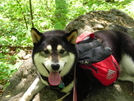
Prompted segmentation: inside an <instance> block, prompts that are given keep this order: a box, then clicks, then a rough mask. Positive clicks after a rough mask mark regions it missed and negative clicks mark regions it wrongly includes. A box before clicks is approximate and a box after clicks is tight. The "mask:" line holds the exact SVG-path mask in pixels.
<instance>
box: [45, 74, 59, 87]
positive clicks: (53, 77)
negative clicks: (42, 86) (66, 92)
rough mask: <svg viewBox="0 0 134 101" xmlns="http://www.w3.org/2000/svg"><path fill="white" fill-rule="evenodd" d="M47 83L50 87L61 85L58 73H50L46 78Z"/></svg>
mask: <svg viewBox="0 0 134 101" xmlns="http://www.w3.org/2000/svg"><path fill="white" fill-rule="evenodd" d="M48 82H49V83H50V85H52V86H57V85H59V84H60V83H61V77H60V74H59V72H50V75H49V77H48Z"/></svg>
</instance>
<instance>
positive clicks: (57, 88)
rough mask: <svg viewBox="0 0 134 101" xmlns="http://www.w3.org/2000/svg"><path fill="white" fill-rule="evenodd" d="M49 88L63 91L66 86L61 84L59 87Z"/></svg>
mask: <svg viewBox="0 0 134 101" xmlns="http://www.w3.org/2000/svg"><path fill="white" fill-rule="evenodd" d="M49 87H50V88H51V89H56V90H61V89H63V88H64V87H65V84H64V83H63V82H61V83H60V84H59V85H57V86H52V85H49Z"/></svg>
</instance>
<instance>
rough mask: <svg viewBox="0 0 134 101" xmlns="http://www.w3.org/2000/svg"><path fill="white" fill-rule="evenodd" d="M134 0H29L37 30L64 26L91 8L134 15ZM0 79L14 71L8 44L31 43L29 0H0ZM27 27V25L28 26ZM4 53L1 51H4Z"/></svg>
mask: <svg viewBox="0 0 134 101" xmlns="http://www.w3.org/2000/svg"><path fill="white" fill-rule="evenodd" d="M133 7H134V1H132V0H115V2H114V3H111V2H105V0H32V9H33V17H34V19H33V22H34V26H35V27H36V28H38V29H39V30H42V31H43V30H51V29H64V27H65V26H66V24H67V23H68V22H69V21H71V20H73V19H74V18H76V17H78V16H79V15H82V14H85V13H87V12H89V11H92V10H109V9H112V8H116V9H119V10H122V11H124V12H126V13H128V14H129V15H130V16H131V17H133V18H134V13H133V12H134V9H133ZM0 26H1V27H0V35H1V37H0V48H1V50H0V53H2V54H0V80H8V79H9V77H10V76H11V74H12V73H13V72H14V70H15V71H16V68H15V67H16V66H14V65H15V64H16V63H15V62H16V60H17V59H18V56H17V54H16V53H15V54H14V55H12V56H11V55H9V54H8V53H9V52H10V51H11V50H10V49H9V48H8V46H21V47H26V46H32V42H31V37H30V29H31V26H32V24H31V15H30V7H29V0H14V1H13V0H7V1H3V0H1V1H0ZM27 27H28V28H27ZM3 53H4V54H3Z"/></svg>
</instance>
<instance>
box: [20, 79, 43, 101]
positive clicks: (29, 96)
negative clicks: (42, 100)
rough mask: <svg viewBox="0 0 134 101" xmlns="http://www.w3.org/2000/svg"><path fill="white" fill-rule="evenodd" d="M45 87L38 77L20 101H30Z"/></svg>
mask: <svg viewBox="0 0 134 101" xmlns="http://www.w3.org/2000/svg"><path fill="white" fill-rule="evenodd" d="M44 87H45V85H44V84H43V83H42V82H41V80H40V78H39V77H37V78H36V79H35V80H34V82H33V83H32V85H31V86H30V87H29V88H28V90H27V91H26V92H25V93H24V95H23V96H22V98H21V99H20V100H19V101H30V100H31V99H32V97H33V96H34V95H35V94H37V93H38V92H39V91H41V90H42V89H43V88H44Z"/></svg>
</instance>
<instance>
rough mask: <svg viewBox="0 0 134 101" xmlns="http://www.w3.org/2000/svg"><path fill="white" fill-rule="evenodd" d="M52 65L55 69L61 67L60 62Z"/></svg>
mask: <svg viewBox="0 0 134 101" xmlns="http://www.w3.org/2000/svg"><path fill="white" fill-rule="evenodd" d="M51 67H52V69H53V70H58V69H59V68H60V65H59V64H58V63H53V64H51Z"/></svg>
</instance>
